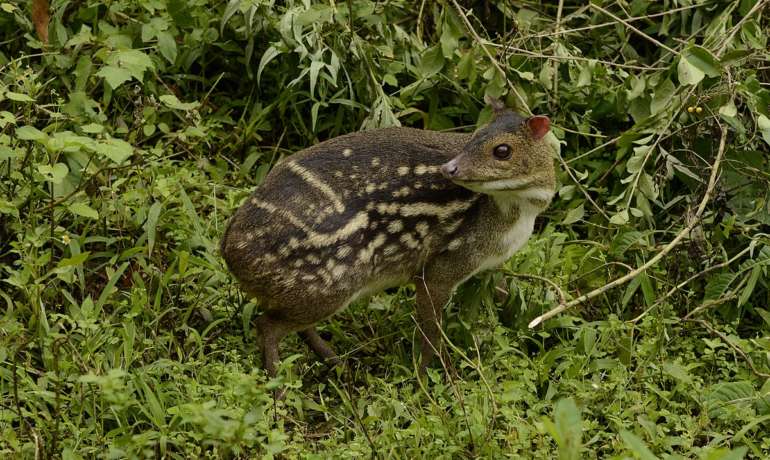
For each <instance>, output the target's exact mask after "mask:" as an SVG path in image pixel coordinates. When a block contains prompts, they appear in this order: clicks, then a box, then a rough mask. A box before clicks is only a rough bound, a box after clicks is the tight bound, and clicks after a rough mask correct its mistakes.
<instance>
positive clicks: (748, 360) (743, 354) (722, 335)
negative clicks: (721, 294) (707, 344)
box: [685, 319, 770, 379]
mask: <svg viewBox="0 0 770 460" xmlns="http://www.w3.org/2000/svg"><path fill="white" fill-rule="evenodd" d="M685 321H690V322H693V323H698V324H700V325H701V326H703V327H705V328H706V329H708V330H709V331H710V332H711V333H712V334H716V335H718V336H719V338H721V339H722V340H724V341H725V343H726V344H727V346H729V347H730V348H732V349H733V350H735V352H736V353H738V354H739V355H741V357H742V358H743V360H744V361H746V364H748V365H749V367H750V368H751V371H752V372H754V374H755V375H756V376H757V377H762V378H765V379H766V378H770V374H768V373H766V372H760V371H759V369H757V367H756V366H755V365H754V361H753V360H752V359H751V357H750V356H749V355H747V354H746V352H745V351H743V350H742V349H741V347H739V346H738V345H736V344H734V343H733V342H732V340H730V337H728V336H727V335H725V333H724V332H721V331H718V330H716V329H714V327H713V326H712V325H711V324H709V322H708V321H704V320H702V319H686V320H685Z"/></svg>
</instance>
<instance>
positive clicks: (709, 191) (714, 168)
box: [529, 124, 727, 329]
mask: <svg viewBox="0 0 770 460" xmlns="http://www.w3.org/2000/svg"><path fill="white" fill-rule="evenodd" d="M720 128H721V131H722V134H721V137H720V139H719V150H718V151H717V156H716V158H715V159H714V163H713V164H712V165H711V176H710V177H709V181H708V185H707V187H706V193H705V194H704V195H703V199H702V200H701V201H700V204H699V205H698V209H697V211H695V216H694V217H693V219H692V220H691V221H690V223H689V224H687V226H686V227H685V228H683V229H682V230H681V231H680V232H679V233H678V234H677V235H676V237H674V239H673V240H671V242H670V243H668V244H667V245H666V246H665V247H664V248H663V249H661V250H660V252H659V253H657V254H655V257H653V258H652V259H650V260H648V261H647V262H646V263H645V264H643V265H642V266H640V267H639V268H636V269H635V270H633V271H631V272H629V273H627V274H626V275H624V276H622V277H620V278H617V279H615V280H614V281H611V282H610V283H607V284H605V285H604V286H602V287H599V288H596V289H594V290H593V291H591V292H589V293H587V294H584V295H581V296H580V297H578V298H577V299H574V300H572V301H570V302H568V303H566V304H563V305H559V306H557V307H556V308H553V309H551V310H549V311H547V312H545V313H543V314H542V315H540V316H538V317H537V318H535V319H533V320H532V321H531V322H530V323H529V328H530V329H532V328H535V327H537V326H538V325H539V324H540V323H542V322H544V321H547V320H548V319H550V318H553V317H554V316H556V315H558V314H559V313H561V312H563V311H565V310H567V309H569V308H572V307H574V306H576V305H580V304H581V303H583V302H585V301H586V300H589V299H593V298H594V297H596V296H599V295H601V294H604V293H605V292H607V291H609V290H610V289H612V288H615V287H617V286H620V285H622V284H625V283H627V282H629V281H631V280H632V279H634V278H636V277H637V276H639V275H640V274H642V273H644V272H645V271H647V270H648V269H649V268H650V267H652V266H653V265H655V264H656V263H658V261H659V260H660V259H662V258H663V257H665V256H666V254H668V253H669V252H671V250H672V249H674V248H675V247H676V246H678V245H679V243H681V242H682V240H683V239H684V238H685V237H686V236H687V235H688V234H689V233H690V232H691V231H692V229H693V228H695V226H696V225H698V223H699V222H700V217H701V216H702V215H703V212H704V211H705V210H706V206H707V205H708V203H709V201H711V196H712V195H713V194H714V187H715V186H716V183H717V177H718V176H719V169H720V166H721V164H722V158H723V157H724V154H725V145H726V143H727V129H726V128H725V127H724V126H723V125H721V124H720Z"/></svg>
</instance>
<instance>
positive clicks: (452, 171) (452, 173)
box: [441, 160, 459, 179]
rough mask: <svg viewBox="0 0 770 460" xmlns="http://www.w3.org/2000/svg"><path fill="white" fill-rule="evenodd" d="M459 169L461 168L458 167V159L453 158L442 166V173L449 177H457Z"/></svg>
mask: <svg viewBox="0 0 770 460" xmlns="http://www.w3.org/2000/svg"><path fill="white" fill-rule="evenodd" d="M458 170H459V168H458V167H457V160H451V161H449V162H447V163H444V164H443V165H442V166H441V174H443V175H444V177H446V178H447V179H452V178H453V177H456V176H457V172H458Z"/></svg>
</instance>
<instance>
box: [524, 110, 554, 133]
mask: <svg viewBox="0 0 770 460" xmlns="http://www.w3.org/2000/svg"><path fill="white" fill-rule="evenodd" d="M527 127H528V128H529V132H531V133H532V137H534V138H535V139H542V138H543V136H545V135H546V134H548V131H549V130H550V129H551V120H549V119H548V117H546V116H545V115H535V116H533V117H529V118H527Z"/></svg>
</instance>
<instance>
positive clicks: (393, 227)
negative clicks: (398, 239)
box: [388, 219, 404, 233]
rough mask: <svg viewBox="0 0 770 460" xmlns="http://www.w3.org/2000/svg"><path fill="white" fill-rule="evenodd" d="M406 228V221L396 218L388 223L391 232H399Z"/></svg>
mask: <svg viewBox="0 0 770 460" xmlns="http://www.w3.org/2000/svg"><path fill="white" fill-rule="evenodd" d="M403 228H404V223H403V222H401V221H400V220H398V219H396V220H394V221H391V222H390V223H389V224H388V231H389V232H390V233H398V232H400V231H401V230H403Z"/></svg>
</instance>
